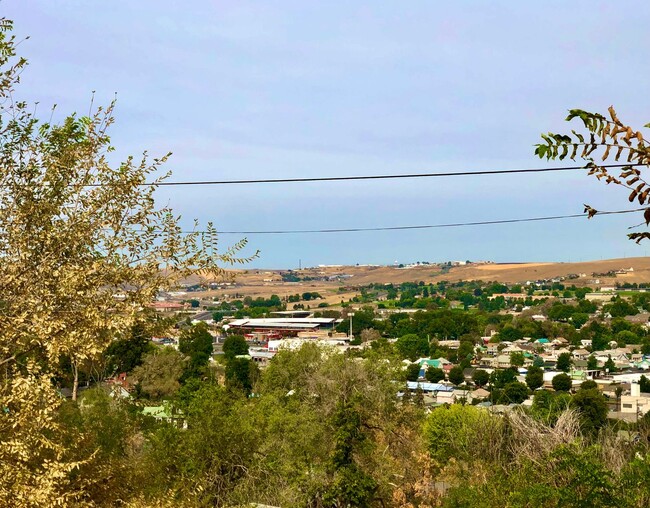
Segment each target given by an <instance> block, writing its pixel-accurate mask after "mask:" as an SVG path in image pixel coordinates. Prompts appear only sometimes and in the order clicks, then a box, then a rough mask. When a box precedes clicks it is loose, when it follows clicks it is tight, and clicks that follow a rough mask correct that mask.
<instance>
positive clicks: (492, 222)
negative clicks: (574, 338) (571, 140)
mask: <svg viewBox="0 0 650 508" xmlns="http://www.w3.org/2000/svg"><path fill="white" fill-rule="evenodd" d="M643 210H645V208H637V209H634V210H616V211H609V212H597V213H596V215H617V214H623V213H633V212H640V211H643ZM579 217H588V214H586V213H576V214H572V215H551V216H546V217H527V218H523V219H502V220H488V221H474V222H452V223H448V224H425V225H416V226H385V227H372V228H332V229H294V230H269V231H217V232H216V233H217V234H224V235H293V234H311V233H315V234H321V233H358V232H364V231H403V230H414V229H440V228H457V227H465V226H489V225H496V224H515V223H520V222H540V221H549V220H563V219H576V218H579ZM203 232H204V231H183V232H182V233H183V234H190V233H203Z"/></svg>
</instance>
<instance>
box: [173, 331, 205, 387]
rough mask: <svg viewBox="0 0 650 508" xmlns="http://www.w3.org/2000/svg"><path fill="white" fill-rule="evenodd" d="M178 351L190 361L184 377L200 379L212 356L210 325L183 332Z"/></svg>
mask: <svg viewBox="0 0 650 508" xmlns="http://www.w3.org/2000/svg"><path fill="white" fill-rule="evenodd" d="M178 350H179V351H180V352H181V353H183V354H185V355H187V356H189V359H190V361H189V362H188V364H187V368H186V370H185V373H184V375H183V377H184V378H185V379H187V378H189V377H200V376H201V375H202V373H203V371H204V370H205V367H206V366H207V365H208V362H209V361H210V356H211V355H212V335H210V332H209V331H208V325H207V324H205V323H198V324H196V325H194V326H192V327H190V328H187V329H185V330H183V331H182V332H181V335H180V337H179V339H178Z"/></svg>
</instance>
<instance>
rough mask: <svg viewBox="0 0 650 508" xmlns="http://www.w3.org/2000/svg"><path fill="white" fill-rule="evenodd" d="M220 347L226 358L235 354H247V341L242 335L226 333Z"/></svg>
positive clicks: (229, 358) (228, 358)
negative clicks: (226, 335)
mask: <svg viewBox="0 0 650 508" xmlns="http://www.w3.org/2000/svg"><path fill="white" fill-rule="evenodd" d="M222 349H223V354H224V356H225V357H226V359H227V360H232V359H233V358H234V357H235V356H238V355H247V354H248V343H247V342H246V339H245V338H244V336H243V335H228V337H226V340H224V341H223V347H222Z"/></svg>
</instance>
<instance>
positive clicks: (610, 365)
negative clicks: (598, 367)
mask: <svg viewBox="0 0 650 508" xmlns="http://www.w3.org/2000/svg"><path fill="white" fill-rule="evenodd" d="M603 367H604V368H605V371H606V372H616V371H617V370H618V369H617V368H616V364H615V363H614V360H612V355H607V361H606V362H605V365H603Z"/></svg>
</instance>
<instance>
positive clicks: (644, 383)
mask: <svg viewBox="0 0 650 508" xmlns="http://www.w3.org/2000/svg"><path fill="white" fill-rule="evenodd" d="M639 389H640V390H641V393H650V379H648V378H647V377H645V376H643V375H642V376H641V377H640V378H639Z"/></svg>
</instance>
